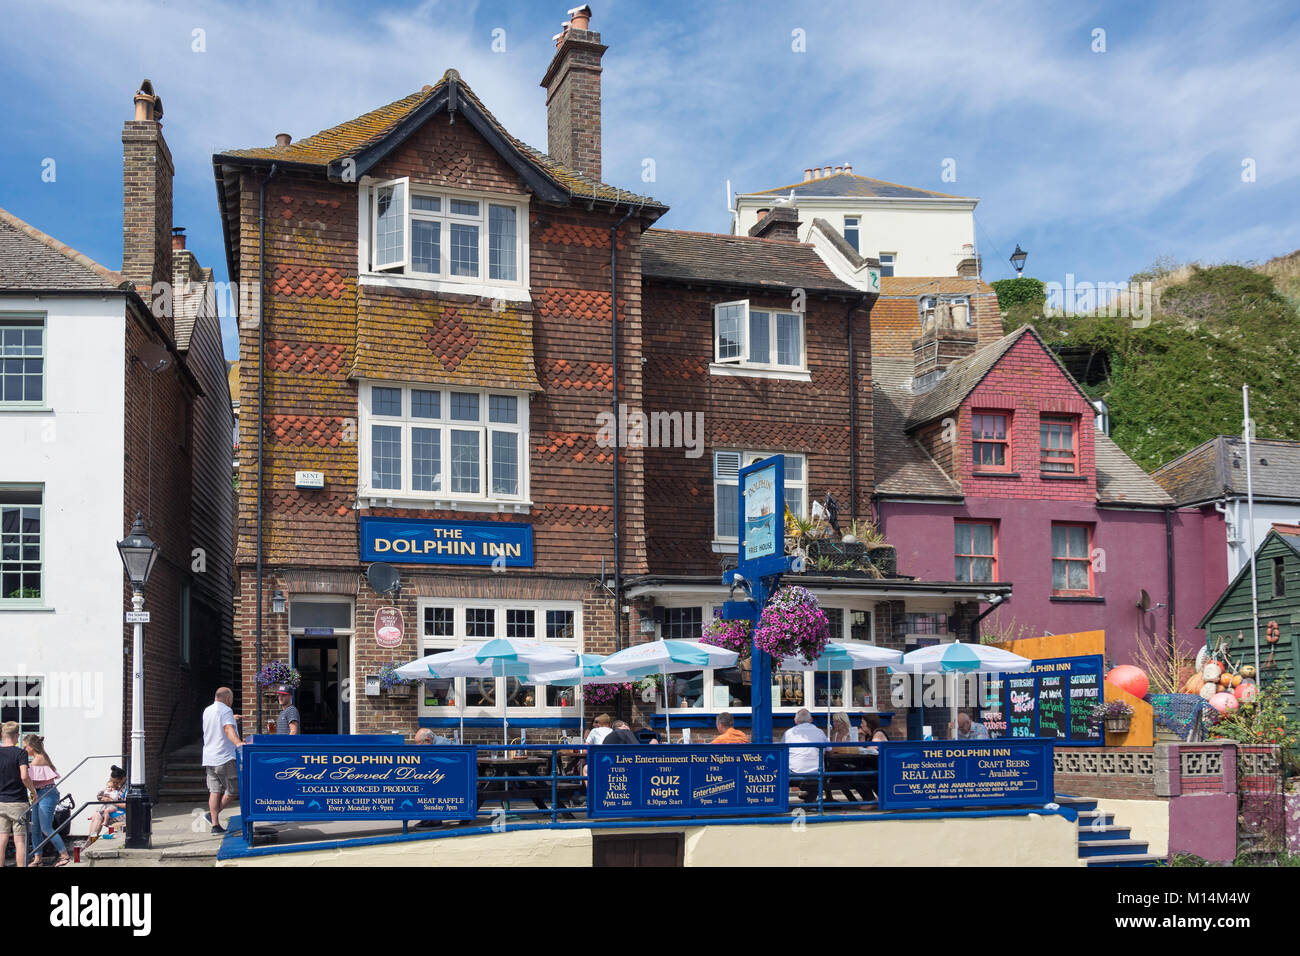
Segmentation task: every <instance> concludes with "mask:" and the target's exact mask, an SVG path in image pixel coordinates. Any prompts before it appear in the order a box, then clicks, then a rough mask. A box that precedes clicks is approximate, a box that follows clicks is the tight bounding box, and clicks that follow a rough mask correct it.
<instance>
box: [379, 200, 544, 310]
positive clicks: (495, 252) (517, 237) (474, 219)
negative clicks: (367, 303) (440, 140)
mask: <svg viewBox="0 0 1300 956" xmlns="http://www.w3.org/2000/svg"><path fill="white" fill-rule="evenodd" d="M526 217H527V205H526V203H525V202H523V201H522V200H521V198H520V197H505V196H494V195H492V194H488V193H469V192H461V191H455V192H450V191H447V190H441V189H438V188H436V187H431V186H428V187H427V186H421V185H419V184H413V183H411V181H410V179H409V178H402V179H392V180H388V181H385V182H379V183H373V184H369V185H366V186H364V187H363V188H362V190H361V220H362V228H361V236H360V238H361V243H360V246H361V248H360V250H359V258H360V260H361V261H360V263H359V265H360V271H361V274H362V277H361V281H362V283H363V284H366V283H368V282H369V283H380V284H398V285H413V286H415V287H419V288H430V289H433V290H435V291H437V290H441V289H449V290H453V291H454V290H459V291H465V292H469V293H471V294H481V295H491V296H493V297H494V298H505V299H512V300H522V299H526V298H527V293H526V289H527V285H528V277H527V274H526V273H527V262H528V255H527V253H528V249H527V246H528V235H527V233H528V230H527V228H525V224H526Z"/></svg>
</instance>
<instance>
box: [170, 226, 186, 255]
mask: <svg viewBox="0 0 1300 956" xmlns="http://www.w3.org/2000/svg"><path fill="white" fill-rule="evenodd" d="M184 248H185V227H184V226H175V227H173V228H172V251H173V252H179V251H180V250H182V249H184Z"/></svg>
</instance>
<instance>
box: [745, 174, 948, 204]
mask: <svg viewBox="0 0 1300 956" xmlns="http://www.w3.org/2000/svg"><path fill="white" fill-rule="evenodd" d="M790 193H794V195H795V198H796V199H799V198H805V197H809V198H811V197H831V196H853V197H858V198H869V199H965V200H971V199H972V197H970V196H954V195H952V194H951V193H937V192H934V191H932V190H929V189H917V188H915V187H913V186H901V185H899V184H898V183H890V182H886V181H885V180H883V179H871V178H870V177H868V176H859V175H858V174H857V173H835V174H834V175H832V176H822V177H820V178H818V179H809V180H806V181H804V182H799V183H792V184H790V185H789V186H778V187H776V188H775V189H760V190H759V191H758V192H753V193H741V194H740V195H741V196H774V195H786V196H788V195H790Z"/></svg>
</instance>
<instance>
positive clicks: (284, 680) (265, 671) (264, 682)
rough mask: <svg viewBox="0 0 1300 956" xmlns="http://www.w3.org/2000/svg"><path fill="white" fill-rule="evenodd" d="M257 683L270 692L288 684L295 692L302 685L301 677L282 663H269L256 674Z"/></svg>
mask: <svg viewBox="0 0 1300 956" xmlns="http://www.w3.org/2000/svg"><path fill="white" fill-rule="evenodd" d="M257 683H258V685H259V686H261V687H265V688H268V689H270V690H271V691H272V692H274V689H275V688H276V687H279V686H280V685H281V684H288V685H289V686H290V687H292V688H293V689H294V690H297V689H298V688H299V687H300V686H301V685H302V675H301V674H299V673H298V672H297V671H296V670H294V669H293V668H292V667H290V666H289V665H288V664H286V663H285V662H284V661H278V660H277V661H271V662H270V663H269V664H267V665H266V666H264V667H263V668H262V669H261V670H260V671H258V672H257Z"/></svg>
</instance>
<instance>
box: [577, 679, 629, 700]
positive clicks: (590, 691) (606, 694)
mask: <svg viewBox="0 0 1300 956" xmlns="http://www.w3.org/2000/svg"><path fill="white" fill-rule="evenodd" d="M621 690H625V691H629V692H630V691H631V690H632V685H631V684H630V683H629V684H584V685H583V687H582V696H583V697H585V698H586V700H587V703H588V704H610V703H613V702H614V701H615V700H617V699H618V692H619V691H621Z"/></svg>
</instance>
